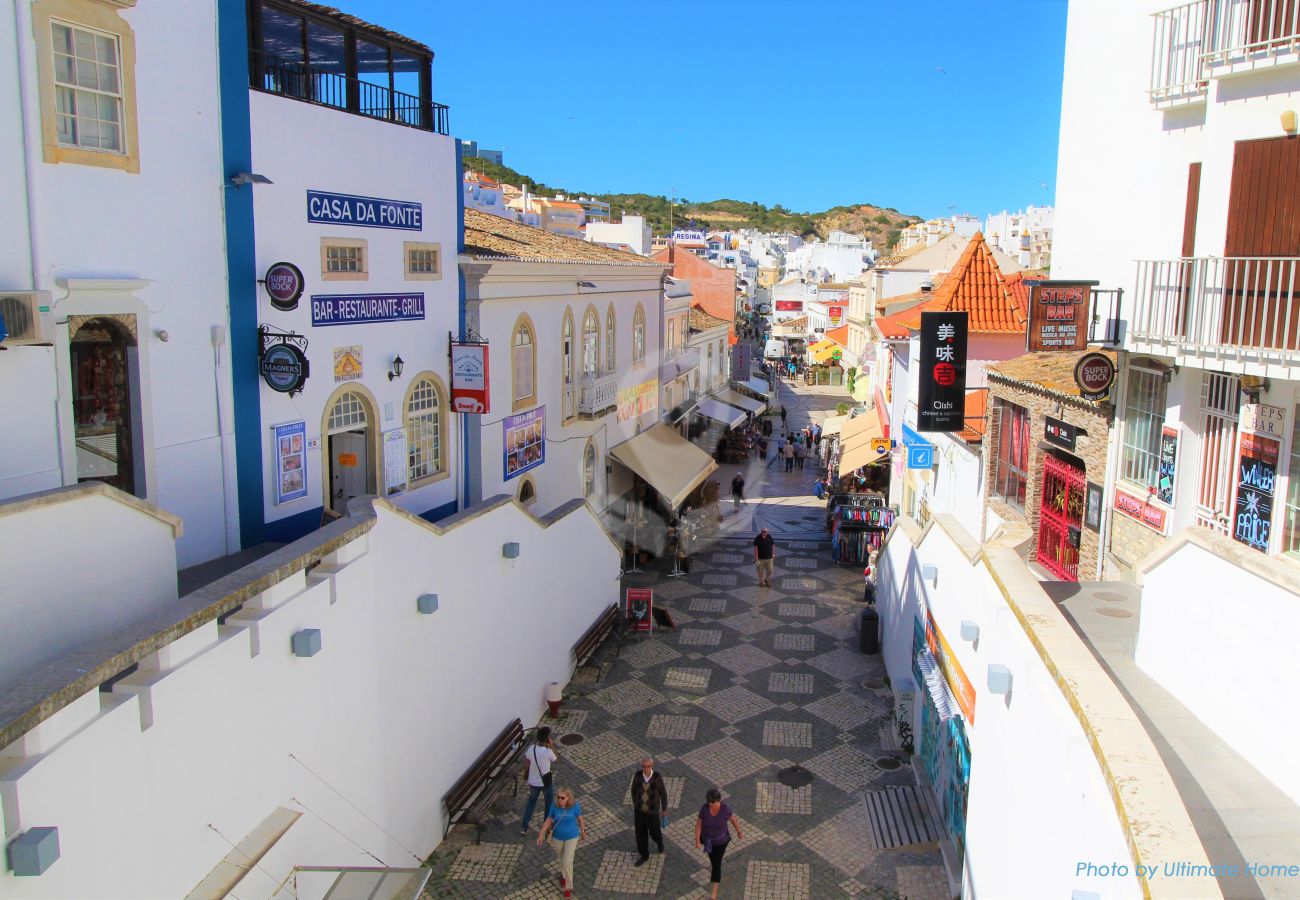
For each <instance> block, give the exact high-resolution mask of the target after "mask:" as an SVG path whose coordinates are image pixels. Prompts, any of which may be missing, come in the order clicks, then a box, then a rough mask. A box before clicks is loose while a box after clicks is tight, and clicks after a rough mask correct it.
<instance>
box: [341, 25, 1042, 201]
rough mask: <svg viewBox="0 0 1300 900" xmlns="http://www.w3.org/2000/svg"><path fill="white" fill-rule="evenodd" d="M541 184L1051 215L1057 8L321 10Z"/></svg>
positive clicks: (455, 125) (461, 131) (455, 127)
mask: <svg viewBox="0 0 1300 900" xmlns="http://www.w3.org/2000/svg"><path fill="white" fill-rule="evenodd" d="M335 3H336V4H337V5H338V6H339V7H340V8H342V9H343V10H344V11H346V12H350V13H352V14H354V15H357V16H360V17H361V18H364V19H367V20H369V21H372V22H375V23H377V24H380V25H383V26H385V27H388V28H391V29H393V30H395V31H399V32H402V33H403V34H407V35H409V36H411V37H414V38H417V39H419V40H421V41H423V42H424V43H426V44H428V45H429V46H430V47H432V48H433V49H434V52H435V53H436V54H437V58H436V59H435V60H434V68H433V82H434V97H435V99H437V100H438V101H440V102H443V103H447V104H448V105H450V106H451V123H452V131H453V133H454V134H455V135H456V136H458V137H464V138H473V139H476V140H478V141H479V143H480V144H482V145H483V146H485V147H491V148H504V149H505V153H506V158H505V161H506V163H507V165H510V166H511V167H512V168H515V169H517V170H519V171H520V172H523V173H525V174H528V175H530V176H532V177H534V178H536V179H538V180H540V181H544V182H546V183H547V184H551V185H557V186H563V187H567V188H569V189H572V190H582V191H596V192H644V193H650V194H664V195H675V196H679V197H686V198H688V199H689V200H692V201H701V200H711V199H716V198H720V197H730V198H733V199H738V200H746V201H749V200H756V201H758V202H761V203H766V204H774V203H781V204H784V205H785V206H786V207H788V208H790V209H794V210H799V211H819V210H822V209H825V208H827V207H830V206H836V205H840V204H847V203H862V202H869V203H876V204H878V205H881V206H892V207H895V208H896V209H898V210H900V211H902V212H906V213H915V214H918V215H922V216H926V217H931V216H941V215H947V214H948V213H949V211H950V209H949V208H950V207H952V208H953V209H952V211H956V212H970V213H973V214H975V215H977V216H984V215H987V214H988V213H991V212H996V211H998V210H1001V209H1003V208H1008V209H1013V210H1014V209H1017V208H1021V207H1023V206H1025V205H1026V204H1029V203H1034V204H1050V203H1052V202H1053V196H1054V193H1055V180H1056V150H1057V139H1058V133H1059V128H1060V105H1061V72H1062V62H1063V53H1064V43H1065V11H1066V4H1065V0H983V2H970V0H895V2H888V3H886V2H881V0H843V2H838V0H837V2H817V0H811V2H809V0H805V2H801V3H799V2H797V3H775V2H768V0H756V2H735V3H718V4H686V3H674V2H667V3H661V4H659V5H657V6H656V5H653V4H645V3H635V4H634V3H624V2H619V0H602V2H567V0H552V2H545V3H539V2H536V0H534V2H529V3H523V2H516V0H497V2H495V3H491V4H476V3H466V2H463V0H462V2H451V3H430V2H428V0H335Z"/></svg>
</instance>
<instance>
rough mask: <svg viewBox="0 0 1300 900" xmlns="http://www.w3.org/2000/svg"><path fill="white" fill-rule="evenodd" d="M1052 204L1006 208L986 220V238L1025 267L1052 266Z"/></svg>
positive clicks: (1044, 267) (1043, 267) (1045, 267)
mask: <svg viewBox="0 0 1300 900" xmlns="http://www.w3.org/2000/svg"><path fill="white" fill-rule="evenodd" d="M1052 213H1053V210H1052V207H1050V206H1033V205H1031V206H1029V207H1027V208H1026V209H1023V210H1018V211H1016V212H1013V213H1009V212H1007V211H1006V210H1005V209H1004V210H1002V212H1000V213H994V214H993V215H991V216H989V217H988V218H987V219H986V220H985V222H984V237H985V239H986V240H987V241H988V242H989V244H990V246H993V247H996V248H997V249H999V250H1001V251H1002V252H1003V253H1005V254H1006V255H1007V256H1009V257H1011V258H1012V259H1014V260H1015V261H1016V262H1018V263H1019V264H1020V265H1021V266H1022V267H1023V268H1026V269H1047V268H1051V265H1052Z"/></svg>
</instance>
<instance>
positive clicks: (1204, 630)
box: [1135, 529, 1300, 803]
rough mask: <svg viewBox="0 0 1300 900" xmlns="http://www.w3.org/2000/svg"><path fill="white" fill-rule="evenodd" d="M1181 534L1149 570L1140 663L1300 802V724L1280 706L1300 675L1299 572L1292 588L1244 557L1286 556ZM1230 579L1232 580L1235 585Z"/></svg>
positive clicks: (1280, 567) (1275, 563) (1281, 565)
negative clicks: (1299, 654) (1298, 653)
mask: <svg viewBox="0 0 1300 900" xmlns="http://www.w3.org/2000/svg"><path fill="white" fill-rule="evenodd" d="M1197 530H1198V531H1199V532H1201V534H1203V535H1204V538H1203V539H1202V540H1199V541H1198V540H1195V539H1193V540H1190V541H1179V542H1177V543H1176V544H1174V545H1173V546H1172V549H1171V551H1169V552H1168V553H1167V555H1164V556H1163V558H1161V559H1160V560H1159V561H1158V562H1155V563H1154V565H1152V566H1151V567H1150V568H1148V569H1147V570H1146V572H1145V574H1144V575H1143V576H1142V622H1141V625H1140V626H1139V629H1138V641H1137V650H1136V653H1135V658H1136V660H1137V663H1138V665H1139V666H1141V667H1142V669H1143V670H1144V671H1145V672H1147V674H1149V675H1150V676H1151V677H1152V678H1154V679H1155V680H1156V681H1158V682H1159V683H1160V685H1161V686H1162V687H1163V688H1165V690H1167V691H1169V693H1171V694H1173V695H1174V696H1175V697H1176V698H1178V700H1179V701H1180V702H1182V703H1183V705H1185V706H1186V707H1187V708H1188V709H1189V710H1190V711H1191V713H1192V714H1193V715H1194V716H1196V717H1197V718H1198V719H1200V720H1201V721H1202V722H1204V723H1205V724H1206V725H1208V726H1209V727H1210V728H1212V729H1214V731H1215V732H1216V733H1217V734H1218V735H1219V737H1221V738H1222V739H1223V740H1224V741H1225V742H1226V743H1227V744H1228V745H1229V746H1231V747H1232V748H1233V749H1234V750H1236V751H1237V752H1238V753H1240V754H1241V755H1242V756H1243V757H1245V758H1246V759H1247V760H1248V761H1250V763H1251V764H1252V765H1254V766H1255V767H1256V768H1258V769H1259V770H1260V772H1262V773H1263V774H1264V775H1265V776H1266V777H1268V778H1270V779H1271V780H1272V781H1273V783H1274V784H1276V785H1277V786H1278V787H1279V788H1281V789H1282V790H1283V791H1284V792H1285V793H1286V794H1287V796H1289V797H1291V799H1292V800H1294V801H1296V802H1297V803H1300V772H1297V771H1296V766H1295V749H1294V748H1295V742H1296V738H1297V729H1296V727H1295V725H1294V723H1293V722H1292V720H1291V717H1290V716H1289V715H1287V714H1281V715H1280V714H1279V713H1280V709H1279V706H1278V703H1279V701H1280V699H1281V697H1282V694H1279V691H1285V690H1288V689H1289V688H1287V687H1284V686H1289V685H1293V684H1294V683H1295V678H1296V663H1295V635H1296V634H1297V633H1300V605H1297V602H1296V600H1297V597H1296V593H1297V591H1296V585H1297V581H1296V580H1295V576H1294V574H1292V575H1291V578H1292V581H1291V589H1288V588H1287V587H1284V586H1282V585H1281V584H1279V583H1277V582H1276V581H1273V580H1269V579H1266V578H1263V577H1261V575H1260V574H1259V572H1258V571H1257V570H1252V568H1247V567H1243V566H1242V563H1243V562H1247V563H1249V562H1252V561H1253V562H1258V563H1261V564H1263V565H1267V566H1268V567H1270V568H1271V569H1272V570H1274V571H1280V572H1286V571H1287V570H1289V569H1291V568H1292V566H1290V565H1289V564H1288V563H1285V562H1283V561H1281V560H1268V561H1266V562H1265V561H1263V560H1250V559H1249V557H1250V556H1251V555H1254V554H1255V551H1253V550H1250V549H1247V548H1245V547H1243V546H1241V545H1239V544H1234V543H1232V542H1231V541H1230V540H1229V539H1228V538H1222V537H1219V536H1217V535H1210V534H1209V533H1208V532H1205V531H1204V530H1203V529H1197ZM1229 586H1230V587H1229Z"/></svg>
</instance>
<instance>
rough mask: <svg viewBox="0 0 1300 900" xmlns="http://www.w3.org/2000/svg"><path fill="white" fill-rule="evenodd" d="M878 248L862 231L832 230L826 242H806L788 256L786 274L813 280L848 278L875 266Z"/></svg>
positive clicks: (841, 279) (787, 254)
mask: <svg viewBox="0 0 1300 900" xmlns="http://www.w3.org/2000/svg"><path fill="white" fill-rule="evenodd" d="M875 259H876V251H875V249H874V248H873V247H872V246H871V242H870V241H868V240H867V239H866V237H865V236H864V235H861V234H849V233H848V232H844V231H832V232H831V233H830V235H829V236H828V237H827V239H826V240H825V241H816V240H815V241H812V242H810V243H804V244H802V245H801V246H799V247H798V248H796V249H793V250H790V251H788V252H787V253H786V255H785V274H786V275H792V274H797V275H799V276H801V277H803V278H805V279H807V280H808V281H810V282H826V281H835V282H839V281H847V280H848V279H850V278H857V277H858V276H859V275H861V274H862V273H863V272H865V271H867V270H868V269H870V268H871V265H872V263H874V262H875Z"/></svg>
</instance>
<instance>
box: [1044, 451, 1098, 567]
mask: <svg viewBox="0 0 1300 900" xmlns="http://www.w3.org/2000/svg"><path fill="white" fill-rule="evenodd" d="M1086 483H1087V479H1086V478H1085V476H1084V473H1083V470H1082V469H1076V468H1075V467H1074V466H1072V465H1070V464H1069V463H1066V462H1063V461H1061V460H1059V459H1057V458H1056V457H1053V456H1048V457H1045V458H1044V459H1043V494H1042V498H1041V501H1040V504H1039V515H1038V562H1039V563H1040V564H1042V566H1043V568H1045V569H1047V571H1049V572H1051V573H1052V574H1053V575H1055V576H1057V577H1058V578H1064V579H1065V580H1066V581H1078V580H1079V542H1080V540H1081V538H1082V531H1081V526H1082V524H1083V501H1084V494H1085V490H1086Z"/></svg>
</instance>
